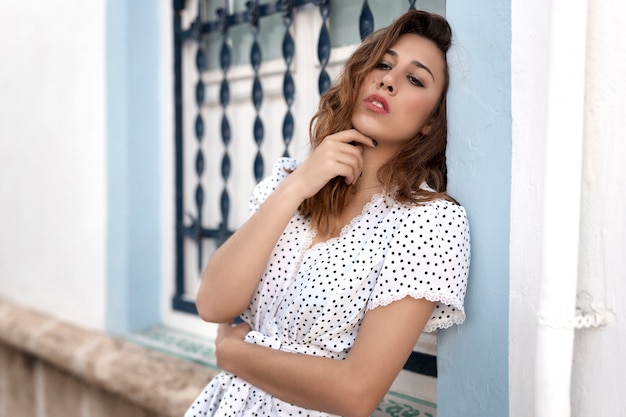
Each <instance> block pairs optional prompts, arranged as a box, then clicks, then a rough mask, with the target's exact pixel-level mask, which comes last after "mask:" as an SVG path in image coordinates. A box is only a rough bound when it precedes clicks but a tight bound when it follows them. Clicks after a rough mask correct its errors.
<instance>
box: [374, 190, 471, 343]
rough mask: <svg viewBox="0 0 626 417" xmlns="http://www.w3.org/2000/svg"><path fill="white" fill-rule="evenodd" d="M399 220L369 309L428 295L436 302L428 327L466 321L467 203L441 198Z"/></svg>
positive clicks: (467, 267)
mask: <svg viewBox="0 0 626 417" xmlns="http://www.w3.org/2000/svg"><path fill="white" fill-rule="evenodd" d="M399 221H400V223H399V224H398V227H397V230H396V231H395V233H394V236H393V239H392V240H391V243H390V245H389V247H388V249H387V252H386V253H385V255H384V260H383V265H382V268H381V270H380V274H379V276H378V280H377V282H376V286H375V288H374V290H373V292H372V295H371V297H370V299H369V302H368V306H367V309H368V310H369V309H373V308H376V307H379V306H384V305H388V304H390V303H392V302H393V301H397V300H400V299H402V298H404V297H406V296H410V297H413V298H416V299H419V298H425V299H427V300H430V301H437V304H436V307H435V310H434V312H433V314H432V316H431V317H430V319H429V320H428V323H427V324H426V326H425V328H424V331H426V332H431V331H434V330H436V329H439V328H442V329H443V328H448V327H450V326H452V325H454V324H460V323H462V322H463V321H464V320H465V309H464V307H463V301H464V298H465V291H466V288H467V278H468V273H469V264H470V236H469V226H468V222H467V215H466V213H465V209H464V208H463V207H461V206H458V205H456V204H454V203H451V202H448V201H444V200H438V201H434V202H432V203H429V204H427V205H424V206H416V207H411V208H409V209H408V210H407V212H406V216H403V218H402V219H399Z"/></svg>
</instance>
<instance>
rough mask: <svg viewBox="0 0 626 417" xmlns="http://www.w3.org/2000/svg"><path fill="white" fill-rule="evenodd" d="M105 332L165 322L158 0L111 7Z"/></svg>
mask: <svg viewBox="0 0 626 417" xmlns="http://www.w3.org/2000/svg"><path fill="white" fill-rule="evenodd" d="M106 41H107V45H106V74H107V75H106V94H107V122H106V127H107V135H106V138H107V147H106V148H107V180H108V182H107V294H106V299H107V301H106V307H107V313H106V330H107V331H109V332H111V333H114V334H123V333H127V332H129V331H137V330H141V329H144V328H146V327H149V326H153V325H155V324H158V323H159V322H160V289H161V284H160V282H161V271H160V268H161V249H160V228H161V221H160V209H159V207H160V204H161V202H160V189H161V182H162V181H161V177H160V160H161V155H160V146H161V145H160V140H161V132H160V130H159V129H160V126H161V125H160V123H159V119H160V117H161V112H160V107H159V97H158V93H159V91H160V89H159V85H158V76H159V68H160V65H159V53H160V45H159V16H158V3H155V2H154V1H151V0H133V1H125V0H108V1H107V2H106Z"/></svg>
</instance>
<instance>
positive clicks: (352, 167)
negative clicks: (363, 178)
mask: <svg viewBox="0 0 626 417" xmlns="http://www.w3.org/2000/svg"><path fill="white" fill-rule="evenodd" d="M337 162H338V163H339V164H340V167H339V169H341V174H340V175H342V176H343V177H345V179H346V183H347V184H353V183H355V182H356V181H357V180H358V178H359V176H360V175H361V172H362V171H363V157H362V155H361V152H357V153H344V154H341V155H339V156H338V157H337Z"/></svg>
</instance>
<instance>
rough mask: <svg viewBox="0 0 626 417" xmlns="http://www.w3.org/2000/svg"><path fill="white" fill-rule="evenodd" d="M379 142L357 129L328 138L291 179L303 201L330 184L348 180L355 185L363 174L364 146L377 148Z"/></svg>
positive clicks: (347, 182) (289, 178) (348, 182)
mask: <svg viewBox="0 0 626 417" xmlns="http://www.w3.org/2000/svg"><path fill="white" fill-rule="evenodd" d="M376 145H377V144H376V142H375V141H374V140H373V139H371V138H369V137H367V136H365V135H363V134H362V133H360V132H359V131H357V130H355V129H349V130H343V131H341V132H337V133H334V134H332V135H329V136H327V137H326V138H325V139H324V140H323V141H322V143H320V144H319V146H318V147H317V148H315V150H313V152H312V153H311V155H310V156H309V157H308V158H307V159H306V160H305V161H304V162H303V163H302V165H300V167H298V169H296V170H295V171H294V172H293V173H292V174H291V175H289V177H288V180H289V181H290V182H292V183H294V184H297V187H296V189H298V190H300V192H301V193H302V199H305V198H309V197H311V196H313V195H314V194H315V193H317V192H318V191H319V190H320V189H321V188H322V187H323V186H324V185H326V183H327V182H328V181H330V180H331V179H332V178H335V177H337V176H341V177H344V179H345V181H346V184H354V183H356V181H357V180H358V179H359V177H360V175H361V172H362V171H363V156H362V154H363V146H369V147H372V148H373V147H375V146H376Z"/></svg>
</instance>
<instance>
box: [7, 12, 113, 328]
mask: <svg viewBox="0 0 626 417" xmlns="http://www.w3.org/2000/svg"><path fill="white" fill-rule="evenodd" d="M104 4H105V3H104V0H97V1H89V2H85V1H81V0H69V1H63V2H45V1H37V2H29V1H26V2H25V1H18V0H9V1H3V2H0V27H2V32H3V36H1V37H0V62H2V65H0V231H1V232H0V295H3V296H7V297H10V298H12V299H15V300H17V301H19V302H22V303H24V304H26V305H30V306H32V307H36V308H39V309H41V310H45V311H47V312H49V313H51V314H53V315H56V316H59V317H62V318H65V319H68V320H70V321H72V322H77V323H79V324H82V325H86V326H89V327H102V325H103V317H104V311H103V310H104V301H105V298H104V296H103V291H104V278H105V201H106V196H105V180H106V179H105V143H104V138H105V116H106V115H105V85H104V48H105V38H104V35H105V34H104V19H105V13H104Z"/></svg>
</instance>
